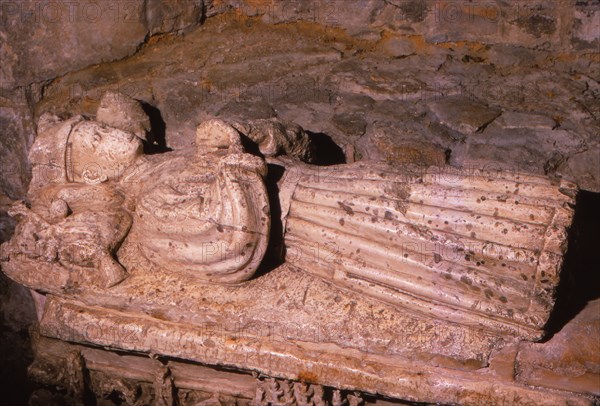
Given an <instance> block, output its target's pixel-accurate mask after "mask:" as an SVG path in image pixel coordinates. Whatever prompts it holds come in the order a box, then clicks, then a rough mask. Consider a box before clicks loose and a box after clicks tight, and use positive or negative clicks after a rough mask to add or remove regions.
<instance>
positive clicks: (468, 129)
mask: <svg viewBox="0 0 600 406" xmlns="http://www.w3.org/2000/svg"><path fill="white" fill-rule="evenodd" d="M428 106H429V108H430V109H431V111H432V113H433V114H434V115H435V117H436V118H437V119H438V120H439V122H440V123H441V124H443V125H445V126H447V127H450V128H451V129H453V130H455V131H458V132H460V133H462V134H465V135H470V134H473V133H475V132H477V131H480V130H482V129H483V128H484V127H485V126H486V125H488V124H489V123H491V122H492V121H493V120H494V119H495V118H496V117H498V116H499V115H500V111H499V110H498V109H496V108H491V107H488V106H486V105H485V104H483V103H480V102H478V101H476V100H473V99H470V98H466V97H461V96H459V97H450V98H443V99H440V100H434V101H432V102H429V103H428Z"/></svg>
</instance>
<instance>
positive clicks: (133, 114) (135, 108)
mask: <svg viewBox="0 0 600 406" xmlns="http://www.w3.org/2000/svg"><path fill="white" fill-rule="evenodd" d="M96 119H97V120H98V121H99V122H101V123H104V124H106V125H109V126H111V127H114V128H118V129H119V130H123V131H125V132H130V133H133V134H135V136H136V137H138V138H140V139H143V140H145V139H146V135H147V134H148V133H149V132H150V130H151V127H150V118H149V117H148V115H146V113H145V112H144V110H143V108H142V105H141V104H140V103H139V102H138V101H136V100H133V99H132V98H130V97H128V96H126V95H124V94H123V93H118V92H114V91H109V92H106V93H105V94H104V95H103V96H102V99H100V106H98V110H97V111H96Z"/></svg>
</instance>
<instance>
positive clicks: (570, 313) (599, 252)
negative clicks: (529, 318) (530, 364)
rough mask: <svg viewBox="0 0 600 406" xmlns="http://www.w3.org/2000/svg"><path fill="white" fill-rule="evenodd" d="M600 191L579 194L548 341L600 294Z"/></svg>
mask: <svg viewBox="0 0 600 406" xmlns="http://www.w3.org/2000/svg"><path fill="white" fill-rule="evenodd" d="M599 209H600V193H592V192H586V191H582V192H580V193H579V194H578V195H577V200H576V205H575V216H574V218H573V225H572V227H571V229H570V231H569V239H568V248H567V254H566V256H565V260H564V265H563V269H562V273H561V281H560V284H559V286H558V290H557V299H556V305H555V307H554V311H553V312H552V314H551V315H550V320H549V321H548V324H547V328H546V330H547V332H548V333H547V336H546V337H545V339H544V342H546V341H548V340H549V339H550V338H552V336H553V335H554V334H556V333H558V332H559V331H560V330H561V329H562V328H563V327H564V326H565V324H567V323H568V322H569V321H570V320H572V319H573V317H575V316H576V315H577V314H578V313H579V312H580V311H581V310H582V309H583V308H584V307H585V305H586V304H587V303H588V302H589V301H590V300H594V299H597V298H599V297H600V268H599V267H598V264H599V263H600V246H599V244H598V233H599V232H600V210H599Z"/></svg>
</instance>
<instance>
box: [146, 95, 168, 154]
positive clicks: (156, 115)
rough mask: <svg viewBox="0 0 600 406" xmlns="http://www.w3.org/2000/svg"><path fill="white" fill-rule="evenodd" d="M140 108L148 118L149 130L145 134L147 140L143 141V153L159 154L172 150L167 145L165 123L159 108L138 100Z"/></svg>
mask: <svg viewBox="0 0 600 406" xmlns="http://www.w3.org/2000/svg"><path fill="white" fill-rule="evenodd" d="M140 103H141V104H142V109H143V110H144V112H145V113H146V114H147V115H148V117H149V118H150V128H151V129H150V132H149V133H148V134H146V137H147V139H148V140H147V142H144V154H148V155H152V154H161V153H163V152H168V151H172V149H171V148H169V147H167V139H166V133H167V125H166V124H165V120H163V118H162V114H161V113H160V110H159V109H157V108H156V107H154V106H153V105H151V104H148V103H146V102H143V101H140Z"/></svg>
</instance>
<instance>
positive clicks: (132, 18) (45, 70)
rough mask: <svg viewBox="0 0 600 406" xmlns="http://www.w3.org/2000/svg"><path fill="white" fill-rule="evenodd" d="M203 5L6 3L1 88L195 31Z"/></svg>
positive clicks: (156, 0)
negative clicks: (155, 38) (152, 39)
mask: <svg viewBox="0 0 600 406" xmlns="http://www.w3.org/2000/svg"><path fill="white" fill-rule="evenodd" d="M202 10H203V1H202V0H194V1H177V2H173V1H163V0H143V1H121V2H115V3H113V2H97V1H93V0H84V1H79V2H72V3H65V2H40V1H34V0H23V1H14V2H12V1H8V2H2V7H1V10H0V11H1V15H0V21H1V25H0V37H2V38H3V41H2V43H1V45H0V47H1V51H2V60H3V63H2V68H1V69H0V84H1V87H3V88H12V87H16V86H22V85H27V84H29V83H32V82H39V81H44V80H48V79H53V78H55V77H57V76H60V75H63V74H64V73H66V72H70V71H75V70H78V69H81V68H84V67H86V66H90V65H93V64H97V63H102V62H108V61H113V60H118V59H121V58H123V57H125V56H128V55H131V54H133V53H134V52H135V51H136V50H137V49H138V47H139V46H140V45H141V44H142V43H143V42H144V41H145V39H146V36H147V35H152V34H156V33H162V32H170V31H175V30H180V29H183V28H187V27H190V26H193V25H194V24H197V23H199V22H200V20H201V17H202Z"/></svg>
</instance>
